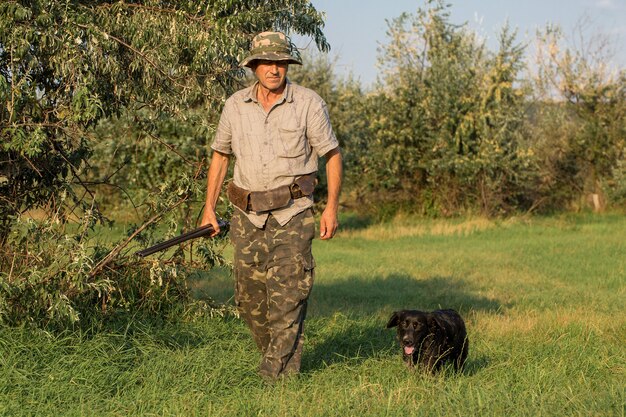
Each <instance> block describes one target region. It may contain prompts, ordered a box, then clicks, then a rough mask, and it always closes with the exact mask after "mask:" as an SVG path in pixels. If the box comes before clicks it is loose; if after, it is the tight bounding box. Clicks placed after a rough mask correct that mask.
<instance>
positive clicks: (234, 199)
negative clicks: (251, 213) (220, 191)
mask: <svg viewBox="0 0 626 417" xmlns="http://www.w3.org/2000/svg"><path fill="white" fill-rule="evenodd" d="M226 193H227V194H228V199H229V200H230V202H231V203H233V204H234V205H235V206H237V207H239V208H240V209H242V210H243V211H248V210H250V208H249V207H248V202H249V201H250V191H248V190H244V189H243V188H241V187H237V186H236V185H235V183H234V182H231V183H230V184H228V188H227V189H226Z"/></svg>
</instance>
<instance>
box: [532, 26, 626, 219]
mask: <svg viewBox="0 0 626 417" xmlns="http://www.w3.org/2000/svg"><path fill="white" fill-rule="evenodd" d="M578 31H579V32H580V33H579V34H580V38H581V39H583V42H584V44H582V45H579V46H578V47H572V46H568V45H567V39H565V38H564V37H563V35H562V33H561V31H560V29H559V28H554V27H548V28H546V29H545V30H544V31H542V32H541V33H539V34H538V51H539V53H538V62H537V74H536V77H535V80H534V81H535V91H536V93H537V97H536V100H537V102H539V103H541V104H542V109H541V110H542V112H541V113H540V114H539V118H538V127H537V129H536V143H537V147H538V148H540V149H541V150H542V153H543V154H545V155H546V164H545V166H544V171H545V175H544V177H545V180H544V183H543V187H544V188H545V191H544V192H545V193H546V194H552V195H557V196H558V195H565V198H563V200H569V201H564V203H576V202H577V201H578V200H579V199H580V198H584V199H585V200H589V202H590V204H591V205H592V206H593V207H594V209H596V210H601V209H603V208H604V207H605V205H606V203H607V201H606V195H607V193H608V194H611V193H612V189H613V188H616V187H617V188H619V187H623V184H622V183H621V182H620V178H621V177H619V172H621V169H620V168H619V167H620V163H623V160H624V158H625V155H624V148H625V146H626V72H625V71H624V70H618V69H616V68H615V67H612V66H611V65H610V62H611V59H610V53H609V52H608V51H607V47H608V41H607V40H606V39H605V38H602V37H595V38H592V40H591V41H588V42H585V41H584V39H585V34H584V33H583V32H584V31H583V28H578ZM616 175H617V177H616ZM563 190H565V191H563ZM613 194H614V193H613ZM617 194H619V193H617Z"/></svg>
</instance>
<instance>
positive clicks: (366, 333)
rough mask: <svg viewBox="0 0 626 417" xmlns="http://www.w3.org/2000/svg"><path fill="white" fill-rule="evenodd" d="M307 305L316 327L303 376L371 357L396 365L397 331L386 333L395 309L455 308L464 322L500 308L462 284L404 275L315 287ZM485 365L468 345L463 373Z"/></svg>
mask: <svg viewBox="0 0 626 417" xmlns="http://www.w3.org/2000/svg"><path fill="white" fill-rule="evenodd" d="M311 304H312V307H313V308H312V309H311V310H312V311H311V314H310V315H309V318H310V319H312V322H313V323H314V325H313V326H311V327H312V331H311V332H309V333H308V335H309V343H308V345H309V347H308V349H307V350H306V351H305V355H304V357H303V371H304V372H307V371H314V370H317V369H321V368H324V367H326V366H329V365H332V364H334V363H360V362H363V361H365V360H367V359H368V358H372V357H381V356H382V357H390V356H395V355H397V356H398V360H400V351H399V347H398V345H397V342H396V341H395V335H396V332H395V330H394V329H387V328H386V324H387V319H388V318H389V317H390V316H391V314H392V312H394V311H396V310H402V309H417V310H425V311H429V310H435V309H439V308H453V309H455V310H457V311H458V312H459V313H460V314H461V315H462V316H464V317H465V320H466V323H467V322H468V317H469V316H470V313H471V312H475V311H488V312H493V313H497V312H498V311H500V310H501V308H502V307H503V306H502V304H500V303H499V302H498V301H497V300H493V299H489V298H486V297H482V296H479V295H476V294H474V293H473V289H472V286H471V284H469V283H467V282H466V281H464V280H463V279H459V278H454V277H441V276H435V277H431V278H428V279H425V280H424V279H422V280H420V279H416V278H413V277H411V276H409V275H403V274H393V275H389V276H385V277H375V278H369V279H364V278H359V277H350V278H347V279H345V280H342V281H334V282H332V283H328V284H326V283H317V284H316V286H315V287H314V290H313V296H312V300H311ZM467 324H468V326H469V325H470V323H467ZM488 362H489V360H488V358H485V357H478V358H475V357H473V355H472V351H471V344H470V354H469V357H468V361H467V363H466V366H465V368H464V371H463V374H467V375H472V374H474V373H477V372H479V370H480V369H482V368H484V367H485V366H487V364H488Z"/></svg>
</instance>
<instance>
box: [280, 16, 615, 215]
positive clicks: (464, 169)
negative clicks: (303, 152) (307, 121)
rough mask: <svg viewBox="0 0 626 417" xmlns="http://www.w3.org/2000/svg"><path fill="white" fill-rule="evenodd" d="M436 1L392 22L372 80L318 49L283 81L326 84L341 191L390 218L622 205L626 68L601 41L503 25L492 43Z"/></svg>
mask: <svg viewBox="0 0 626 417" xmlns="http://www.w3.org/2000/svg"><path fill="white" fill-rule="evenodd" d="M447 12H448V9H447V8H446V7H445V6H443V5H441V4H439V5H434V7H432V8H430V9H427V10H419V11H418V12H417V13H416V14H414V15H410V14H404V15H402V16H400V17H398V18H396V19H394V20H392V21H391V22H389V30H388V42H387V43H386V44H385V45H383V46H382V48H381V49H380V55H379V61H380V62H379V64H380V67H379V69H380V74H381V76H380V78H379V80H378V83H377V84H376V85H375V86H374V87H373V88H369V89H367V90H364V88H363V87H362V86H361V85H360V84H359V82H357V81H355V80H353V79H351V78H350V77H348V78H344V79H338V78H337V77H335V76H333V75H332V74H333V63H332V60H330V59H328V58H327V57H326V56H325V55H322V56H320V55H317V57H316V58H315V59H314V60H313V62H312V63H307V65H306V66H305V67H304V68H303V69H302V70H299V69H298V68H297V67H296V68H294V70H291V69H290V71H292V72H291V78H292V79H293V80H294V81H296V82H300V83H302V84H305V85H309V86H311V87H312V88H314V89H316V90H317V91H320V92H321V93H322V94H323V95H324V97H325V98H326V100H327V102H328V103H329V107H330V112H331V117H332V122H333V126H334V127H335V130H336V132H337V134H338V136H339V139H340V141H341V144H342V146H343V148H344V150H345V155H344V156H345V159H346V163H347V175H346V177H347V187H346V191H347V193H348V198H347V200H346V204H347V205H348V206H349V207H350V208H352V209H356V210H363V209H367V210H368V211H369V213H370V214H374V215H377V216H379V217H380V216H382V217H384V216H387V215H389V214H393V213H394V212H395V211H397V210H401V211H405V212H406V211H410V212H414V213H417V214H421V215H427V216H452V215H463V214H468V213H473V214H481V215H486V216H501V215H510V214H514V213H529V212H531V213H546V212H551V213H553V212H559V211H571V210H587V209H589V210H596V211H601V210H605V209H607V208H624V207H625V206H626V182H625V180H626V171H625V168H626V72H625V71H624V70H622V71H621V72H618V71H616V70H615V69H611V68H610V67H609V66H608V65H607V64H606V63H605V59H606V57H605V56H604V55H603V53H604V48H605V47H606V46H607V45H606V44H604V43H602V42H598V41H596V42H595V43H592V42H590V43H589V44H586V45H585V48H584V50H580V51H578V50H574V49H572V48H571V47H568V46H567V43H566V39H564V38H563V37H562V36H561V33H560V32H559V31H558V30H557V29H554V28H546V29H545V30H544V31H543V32H542V33H539V34H538V35H537V39H536V49H537V51H536V53H537V56H538V58H537V59H536V60H531V59H530V58H529V56H530V53H529V49H530V46H523V45H520V44H519V43H516V40H515V39H516V34H515V33H514V32H513V31H511V30H510V28H508V27H504V28H503V29H502V31H501V33H500V34H499V47H498V49H497V50H489V49H488V48H487V47H486V46H485V44H484V42H483V41H481V40H480V39H478V38H477V37H476V35H475V34H474V33H473V32H471V31H469V30H467V28H465V27H462V26H461V27H459V26H457V25H455V24H453V23H452V22H450V21H449V16H448V13H447Z"/></svg>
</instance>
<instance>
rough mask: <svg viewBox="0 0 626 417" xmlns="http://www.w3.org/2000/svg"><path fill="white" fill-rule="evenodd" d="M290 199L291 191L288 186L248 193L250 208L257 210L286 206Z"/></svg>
mask: <svg viewBox="0 0 626 417" xmlns="http://www.w3.org/2000/svg"><path fill="white" fill-rule="evenodd" d="M290 200H291V191H290V190H289V187H288V186H284V187H278V188H274V189H273V190H268V191H252V192H251V193H250V209H251V210H252V211H257V212H259V211H270V210H274V209H278V208H282V207H286V206H287V205H288V204H289V201H290Z"/></svg>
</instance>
